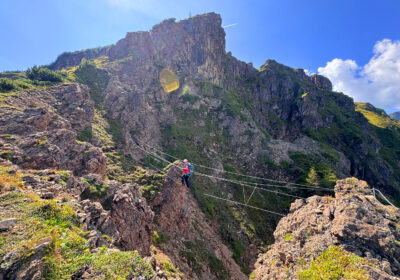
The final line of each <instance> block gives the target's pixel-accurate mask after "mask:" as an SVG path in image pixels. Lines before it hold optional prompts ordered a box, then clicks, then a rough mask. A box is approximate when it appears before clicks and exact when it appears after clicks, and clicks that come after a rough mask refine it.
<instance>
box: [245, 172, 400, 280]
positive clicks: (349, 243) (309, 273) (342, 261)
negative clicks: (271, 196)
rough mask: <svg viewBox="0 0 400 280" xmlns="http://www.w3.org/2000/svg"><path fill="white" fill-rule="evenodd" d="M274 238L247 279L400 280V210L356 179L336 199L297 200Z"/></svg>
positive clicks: (343, 183) (344, 184)
mask: <svg viewBox="0 0 400 280" xmlns="http://www.w3.org/2000/svg"><path fill="white" fill-rule="evenodd" d="M274 237H275V240H276V241H275V244H273V245H271V247H270V249H269V250H268V252H267V253H265V254H262V255H260V256H259V259H258V261H257V263H256V269H255V271H254V272H253V275H252V277H251V278H253V279H374V280H375V279H400V262H399V261H400V211H399V209H397V208H395V207H391V206H385V205H383V204H382V203H380V202H379V201H378V200H376V199H375V197H374V196H373V194H372V189H371V188H370V187H369V186H368V185H367V183H366V182H364V181H359V180H357V179H355V178H348V179H345V180H340V181H338V182H337V183H336V186H335V197H331V196H324V197H321V196H312V197H309V198H307V199H305V200H304V199H298V200H296V201H295V202H294V203H293V204H292V205H291V208H290V212H289V214H288V215H287V216H286V217H285V218H283V219H282V220H281V221H280V222H279V224H278V226H277V228H276V230H275V233H274ZM321 277H322V278H321Z"/></svg>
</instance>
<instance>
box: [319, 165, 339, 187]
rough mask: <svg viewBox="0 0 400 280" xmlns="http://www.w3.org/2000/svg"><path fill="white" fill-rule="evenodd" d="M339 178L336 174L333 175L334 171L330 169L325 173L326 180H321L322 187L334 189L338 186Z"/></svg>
mask: <svg viewBox="0 0 400 280" xmlns="http://www.w3.org/2000/svg"><path fill="white" fill-rule="evenodd" d="M337 179H338V178H337V177H336V174H335V173H333V171H332V169H330V168H329V169H328V170H327V171H326V172H325V173H324V178H322V180H321V185H322V187H325V188H333V187H334V186H335V184H336V181H337Z"/></svg>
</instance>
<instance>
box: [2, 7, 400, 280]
mask: <svg viewBox="0 0 400 280" xmlns="http://www.w3.org/2000/svg"><path fill="white" fill-rule="evenodd" d="M184 158H187V159H188V160H189V161H190V162H191V163H192V164H193V166H194V170H195V171H194V174H193V175H191V177H190V179H189V182H190V188H187V187H186V186H183V185H182V182H181V173H182V170H181V169H182V160H183V159H184ZM346 178H347V179H346ZM356 178H357V179H356ZM361 180H363V181H361ZM368 185H369V186H371V187H368ZM399 186H400V122H399V121H398V120H396V119H395V118H393V117H391V116H389V115H387V114H386V113H385V112H384V111H383V110H381V109H379V108H375V107H374V106H373V105H371V104H369V103H355V102H354V101H353V99H351V98H350V97H348V96H347V95H345V93H340V92H335V91H332V84H331V82H330V81H329V80H328V79H327V78H325V77H323V76H320V75H311V76H309V75H307V74H306V73H305V72H304V70H303V69H293V68H290V67H287V66H285V65H282V64H280V63H278V62H276V61H275V60H272V59H268V60H266V62H265V63H264V64H263V65H262V66H261V67H260V68H259V69H256V68H254V67H253V65H252V64H251V63H245V62H242V61H239V60H238V59H236V58H235V57H234V56H233V55H232V54H231V53H230V52H226V50H225V32H224V29H223V28H222V27H221V17H220V16H219V15H218V14H215V13H209V14H204V15H198V16H194V17H190V18H188V19H185V20H181V21H176V20H175V19H168V20H165V21H163V22H161V23H159V24H157V25H155V26H154V27H153V28H152V29H151V30H149V31H143V32H132V33H128V34H127V35H126V37H125V38H123V39H121V40H119V41H118V42H117V43H115V44H114V45H110V46H106V47H100V48H96V49H88V50H83V51H77V52H71V53H64V54H61V55H60V56H59V57H58V58H57V59H56V60H55V61H54V62H53V63H51V64H50V65H47V66H41V67H37V66H34V67H32V68H30V69H28V70H27V71H25V72H18V71H17V72H4V73H0V209H1V211H0V279H1V280H3V279H248V278H249V277H250V278H251V279H397V278H399V277H400V264H399V259H400V253H399V252H400V226H399V221H400V214H399V210H398V209H397V208H396V207H395V206H399V205H400V187H399ZM372 189H374V190H376V192H373V191H372ZM378 191H380V192H378ZM380 193H382V194H383V195H384V196H385V197H387V198H388V200H389V201H391V202H392V203H393V205H395V206H393V207H392V206H386V205H384V204H382V203H381V202H380V201H378V200H377V198H379V199H382V198H383V196H381V195H380ZM373 194H377V196H376V197H375V196H373ZM210 195H211V196H210ZM229 201H231V202H229ZM232 201H233V203H232ZM382 202H383V200H382ZM238 203H239V204H238ZM282 217H283V218H282Z"/></svg>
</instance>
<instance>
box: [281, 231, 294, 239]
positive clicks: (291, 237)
mask: <svg viewBox="0 0 400 280" xmlns="http://www.w3.org/2000/svg"><path fill="white" fill-rule="evenodd" d="M283 239H285V241H290V240H292V239H293V234H291V233H290V232H288V233H286V234H285V236H284V237H283Z"/></svg>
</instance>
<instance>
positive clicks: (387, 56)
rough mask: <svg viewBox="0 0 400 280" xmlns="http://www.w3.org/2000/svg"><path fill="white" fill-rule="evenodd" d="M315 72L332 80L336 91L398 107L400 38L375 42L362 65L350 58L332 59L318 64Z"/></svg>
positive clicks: (399, 94) (377, 104) (399, 102)
mask: <svg viewBox="0 0 400 280" xmlns="http://www.w3.org/2000/svg"><path fill="white" fill-rule="evenodd" d="M318 72H319V74H321V75H324V76H326V77H328V78H329V79H330V80H331V81H332V84H333V87H334V90H335V91H341V92H344V93H345V94H348V95H350V96H351V97H353V98H354V100H355V101H360V102H370V103H372V104H373V105H375V106H377V107H381V108H397V109H400V41H392V40H389V39H384V40H382V41H378V42H376V44H375V46H374V55H373V57H372V58H371V59H370V61H369V62H368V63H367V64H366V65H364V66H359V65H357V63H356V62H355V61H354V60H351V59H347V60H342V59H340V58H335V59H333V60H332V61H329V62H328V63H327V64H326V66H325V67H319V68H318Z"/></svg>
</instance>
